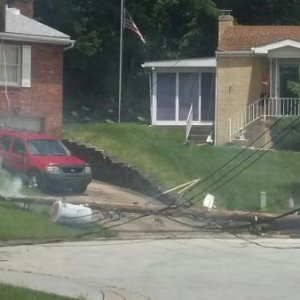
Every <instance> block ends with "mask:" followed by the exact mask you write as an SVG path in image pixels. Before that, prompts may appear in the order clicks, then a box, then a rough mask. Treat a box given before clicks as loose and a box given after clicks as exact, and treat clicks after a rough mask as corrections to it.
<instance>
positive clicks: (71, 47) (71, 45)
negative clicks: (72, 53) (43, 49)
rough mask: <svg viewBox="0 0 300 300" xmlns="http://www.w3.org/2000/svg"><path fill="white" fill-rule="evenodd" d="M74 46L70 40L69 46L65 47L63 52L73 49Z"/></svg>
mask: <svg viewBox="0 0 300 300" xmlns="http://www.w3.org/2000/svg"><path fill="white" fill-rule="evenodd" d="M74 45H75V41H73V40H71V41H70V45H69V46H67V47H65V48H64V51H67V50H70V49H73V48H74Z"/></svg>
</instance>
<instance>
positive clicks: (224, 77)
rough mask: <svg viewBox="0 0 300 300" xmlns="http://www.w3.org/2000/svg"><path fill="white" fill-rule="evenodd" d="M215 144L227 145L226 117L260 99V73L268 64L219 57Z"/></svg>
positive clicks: (247, 59)
mask: <svg viewBox="0 0 300 300" xmlns="http://www.w3.org/2000/svg"><path fill="white" fill-rule="evenodd" d="M217 59H218V68H217V76H218V83H217V91H218V95H217V124H216V125H217V126H216V135H217V136H216V144H217V145H224V144H226V143H228V142H229V118H230V117H231V116H233V115H234V114H235V113H237V112H241V111H243V110H244V109H245V108H246V107H247V106H248V105H249V104H251V103H253V102H255V101H256V100H258V99H259V98H260V93H261V78H262V74H263V73H264V72H265V71H266V70H267V69H268V61H267V59H266V58H262V57H218V58H217Z"/></svg>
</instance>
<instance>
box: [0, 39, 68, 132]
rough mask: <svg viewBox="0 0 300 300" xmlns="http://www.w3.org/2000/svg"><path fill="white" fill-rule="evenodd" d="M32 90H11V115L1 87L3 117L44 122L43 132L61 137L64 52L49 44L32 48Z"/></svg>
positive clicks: (13, 88) (0, 106)
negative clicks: (27, 118) (28, 118)
mask: <svg viewBox="0 0 300 300" xmlns="http://www.w3.org/2000/svg"><path fill="white" fill-rule="evenodd" d="M31 46H32V47H31V87H30V88H23V87H8V96H9V99H10V112H8V109H7V108H8V105H7V100H6V97H5V89H4V87H3V86H0V115H2V116H3V115H13V114H14V113H17V114H18V115H19V116H24V117H36V118H42V120H43V123H44V128H43V131H44V132H45V133H47V134H52V135H55V136H57V137H61V136H62V105H63V103H62V102H63V49H62V47H61V46H52V45H46V44H32V45H31Z"/></svg>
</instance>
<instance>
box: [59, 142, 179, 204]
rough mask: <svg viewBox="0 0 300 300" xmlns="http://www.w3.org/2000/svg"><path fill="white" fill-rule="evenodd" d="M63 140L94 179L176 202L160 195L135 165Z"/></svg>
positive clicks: (165, 200) (156, 188) (164, 200)
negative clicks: (88, 168) (89, 168)
mask: <svg viewBox="0 0 300 300" xmlns="http://www.w3.org/2000/svg"><path fill="white" fill-rule="evenodd" d="M63 142H64V144H65V145H66V146H67V147H68V149H69V150H70V151H71V152H72V154H74V155H75V156H77V157H79V158H81V159H83V160H84V161H86V162H87V163H88V164H89V165H90V166H91V168H92V174H93V178H94V179H97V180H102V181H104V182H108V183H111V184H115V185H118V186H121V187H124V188H128V189H131V190H134V191H137V192H139V193H142V194H144V195H147V196H149V197H154V198H156V199H158V200H160V201H162V202H164V203H166V204H171V203H174V202H176V199H175V198H173V197H171V196H169V195H167V194H166V195H162V189H161V188H160V187H159V186H158V185H156V184H155V183H154V182H153V181H152V180H151V179H149V178H148V177H147V176H146V175H145V174H143V173H142V172H141V171H140V170H138V169H136V168H135V167H133V166H130V165H127V164H125V163H122V162H119V161H117V160H115V159H113V158H112V157H110V156H108V155H107V154H106V153H105V152H104V151H102V150H97V149H95V148H94V147H88V146H86V145H82V144H78V143H76V142H74V141H69V140H64V141H63Z"/></svg>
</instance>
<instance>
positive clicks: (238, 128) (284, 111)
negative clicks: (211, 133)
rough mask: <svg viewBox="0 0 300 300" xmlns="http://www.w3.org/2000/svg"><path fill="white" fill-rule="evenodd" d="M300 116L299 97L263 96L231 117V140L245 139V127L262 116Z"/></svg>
mask: <svg viewBox="0 0 300 300" xmlns="http://www.w3.org/2000/svg"><path fill="white" fill-rule="evenodd" d="M284 115H287V116H299V115H300V99H299V98H262V99H259V100H257V101H255V102H253V103H251V104H250V105H249V106H247V107H246V109H245V110H244V111H241V112H238V113H236V114H234V115H233V116H232V117H230V118H229V140H230V142H231V141H232V140H233V139H235V138H239V139H243V137H244V133H245V128H246V127H247V126H248V125H250V124H252V123H254V122H255V121H256V120H258V119H260V118H264V119H266V118H267V117H281V116H284Z"/></svg>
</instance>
